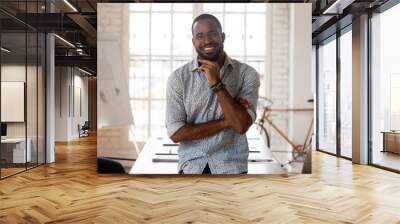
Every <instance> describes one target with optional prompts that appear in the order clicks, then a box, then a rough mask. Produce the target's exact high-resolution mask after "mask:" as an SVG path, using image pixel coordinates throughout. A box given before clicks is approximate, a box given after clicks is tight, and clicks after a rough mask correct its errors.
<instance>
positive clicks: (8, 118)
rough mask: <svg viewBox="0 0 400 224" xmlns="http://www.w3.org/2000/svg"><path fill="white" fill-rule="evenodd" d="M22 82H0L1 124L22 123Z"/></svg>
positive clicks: (23, 96) (23, 97)
mask: <svg viewBox="0 0 400 224" xmlns="http://www.w3.org/2000/svg"><path fill="white" fill-rule="evenodd" d="M24 85H25V83H24V82H1V122H24V101H25V86H24Z"/></svg>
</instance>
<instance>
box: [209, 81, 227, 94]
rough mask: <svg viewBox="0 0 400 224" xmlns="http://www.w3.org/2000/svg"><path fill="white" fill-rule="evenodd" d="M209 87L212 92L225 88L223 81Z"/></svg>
mask: <svg viewBox="0 0 400 224" xmlns="http://www.w3.org/2000/svg"><path fill="white" fill-rule="evenodd" d="M210 88H211V90H212V91H213V92H214V93H216V92H218V91H220V90H222V89H225V85H224V83H222V82H221V81H219V82H217V83H216V84H214V85H212V86H211V87H210Z"/></svg>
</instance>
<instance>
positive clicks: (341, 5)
mask: <svg viewBox="0 0 400 224" xmlns="http://www.w3.org/2000/svg"><path fill="white" fill-rule="evenodd" d="M353 2H354V0H336V1H335V2H334V3H333V4H332V5H330V6H329V7H328V8H327V9H325V10H324V12H323V13H322V14H342V13H343V9H345V8H346V7H347V6H349V5H351V3H353Z"/></svg>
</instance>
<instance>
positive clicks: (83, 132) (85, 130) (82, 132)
mask: <svg viewBox="0 0 400 224" xmlns="http://www.w3.org/2000/svg"><path fill="white" fill-rule="evenodd" d="M78 129H79V137H87V136H89V129H90V125H89V121H85V123H84V124H83V125H82V127H79V125H78Z"/></svg>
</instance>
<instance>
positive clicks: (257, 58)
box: [129, 3, 267, 141]
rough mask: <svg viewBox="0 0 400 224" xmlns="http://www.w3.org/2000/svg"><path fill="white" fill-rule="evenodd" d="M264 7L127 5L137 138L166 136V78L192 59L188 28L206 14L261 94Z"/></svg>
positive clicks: (130, 84)
mask: <svg viewBox="0 0 400 224" xmlns="http://www.w3.org/2000/svg"><path fill="white" fill-rule="evenodd" d="M266 11H267V8H266V4H232V3H230V4H228V3H226V4H214V3H208V4H189V3H187V4H173V3H166V4H131V5H130V38H129V39H130V43H129V44H130V71H129V80H130V81H129V91H130V92H129V96H130V101H131V108H132V113H133V115H134V122H135V126H134V127H135V130H134V131H135V137H136V139H137V140H138V141H145V140H147V138H149V137H150V136H154V135H157V134H158V133H165V122H164V121H165V97H166V96H165V87H166V82H167V79H168V76H169V75H170V74H171V73H172V71H174V70H175V69H177V68H178V67H180V66H182V65H184V64H185V63H187V62H189V61H190V60H191V59H192V58H193V56H194V49H193V47H192V41H191V38H192V34H191V25H192V21H193V19H194V18H195V17H196V16H197V15H199V14H201V13H203V12H208V13H211V14H213V15H215V16H216V17H217V18H218V19H219V20H220V22H221V23H222V27H223V31H224V32H225V34H226V40H225V44H224V48H225V50H226V52H227V54H228V55H229V56H230V57H232V58H234V59H237V60H240V61H243V62H245V63H247V64H249V65H250V66H252V67H254V68H255V69H256V70H257V71H258V72H259V74H260V81H261V83H262V84H261V87H260V95H264V94H263V93H265V85H264V83H265V81H264V80H265V78H264V71H265V57H266V49H265V48H266V47H265V43H266V41H265V40H266V36H265V35H266V34H265V33H266V32H265V27H266V26H265V23H266Z"/></svg>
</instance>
